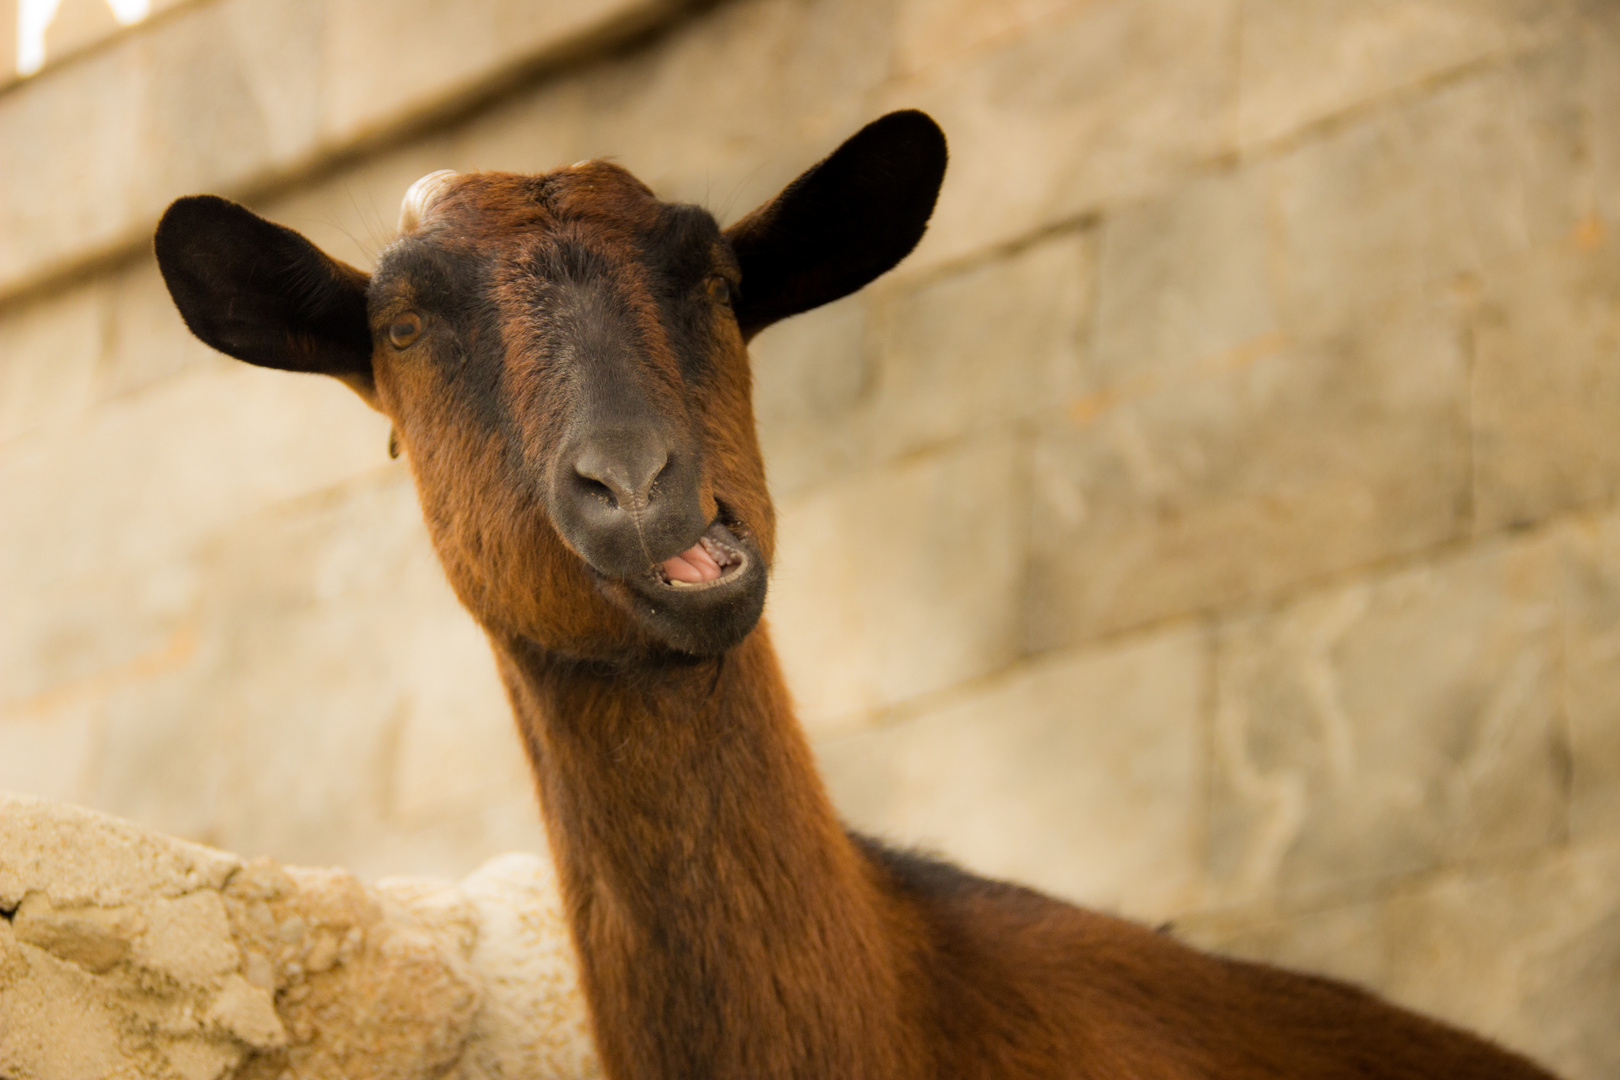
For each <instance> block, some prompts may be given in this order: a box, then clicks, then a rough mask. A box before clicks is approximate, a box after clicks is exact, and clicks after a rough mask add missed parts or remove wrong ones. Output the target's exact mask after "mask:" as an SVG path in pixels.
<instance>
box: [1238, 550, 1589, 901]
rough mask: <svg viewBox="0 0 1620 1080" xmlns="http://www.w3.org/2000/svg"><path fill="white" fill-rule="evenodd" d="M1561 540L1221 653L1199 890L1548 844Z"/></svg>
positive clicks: (1558, 737) (1257, 892) (1288, 888)
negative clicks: (1206, 881)
mask: <svg viewBox="0 0 1620 1080" xmlns="http://www.w3.org/2000/svg"><path fill="white" fill-rule="evenodd" d="M1558 541H1559V538H1558V537H1556V536H1537V537H1532V538H1530V539H1527V540H1524V541H1521V542H1518V543H1512V544H1495V545H1491V546H1489V547H1487V548H1485V549H1484V550H1482V551H1478V552H1470V553H1469V554H1467V555H1465V556H1461V557H1459V558H1456V559H1454V560H1448V561H1446V562H1443V563H1440V564H1438V565H1434V566H1424V567H1419V568H1415V569H1411V570H1406V571H1403V572H1400V573H1397V574H1393V575H1390V576H1388V577H1381V578H1374V579H1372V580H1364V581H1358V582H1355V583H1353V584H1349V585H1345V586H1341V587H1339V588H1335V589H1327V590H1322V591H1321V592H1319V593H1316V594H1313V595H1311V596H1309V597H1307V598H1305V599H1302V600H1300V601H1297V602H1295V603H1292V604H1289V605H1287V606H1285V607H1283V608H1281V609H1279V610H1275V611H1269V612H1264V613H1259V614H1255V615H1250V616H1240V617H1236V618H1233V619H1231V620H1229V621H1227V622H1225V623H1223V624H1222V626H1221V629H1220V634H1219V645H1218V651H1219V655H1218V660H1217V675H1216V678H1217V681H1218V683H1219V691H1218V694H1217V697H1216V701H1215V706H1214V751H1215V758H1214V760H1215V771H1214V779H1213V797H1212V801H1211V825H1210V838H1209V859H1210V864H1209V865H1210V871H1211V873H1212V875H1213V876H1214V879H1215V881H1216V884H1217V888H1218V889H1219V891H1220V893H1221V895H1224V896H1227V897H1230V898H1234V899H1241V900H1250V899H1258V898H1262V897H1264V896H1267V895H1271V894H1277V893H1281V894H1295V895H1309V894H1313V893H1315V894H1320V893H1322V892H1324V891H1330V890H1334V889H1339V890H1342V889H1344V888H1346V887H1351V886H1356V885H1360V884H1364V883H1367V882H1370V881H1377V880H1380V879H1382V880H1389V879H1394V878H1396V877H1398V876H1400V875H1409V874H1413V873H1418V872H1422V871H1427V870H1432V869H1435V868H1437V867H1441V866H1447V865H1455V864H1459V863H1463V862H1467V861H1471V860H1478V859H1482V858H1493V857H1502V856H1505V855H1509V854H1514V853H1522V852H1529V851H1533V850H1535V849H1537V848H1540V847H1543V846H1545V845H1548V844H1549V843H1552V842H1556V841H1558V840H1560V839H1562V838H1563V836H1564V833H1565V828H1566V822H1567V818H1566V813H1567V806H1566V794H1565V779H1564V771H1565V768H1566V766H1565V762H1566V761H1567V760H1568V758H1567V755H1568V753H1569V749H1568V745H1567V742H1566V737H1565V733H1564V730H1563V725H1562V723H1561V722H1560V720H1559V697H1560V693H1559V690H1560V687H1559V667H1560V659H1561V655H1562V651H1561V643H1560V640H1559V592H1560V589H1559V574H1560V560H1559V557H1558V556H1559V542H1558Z"/></svg>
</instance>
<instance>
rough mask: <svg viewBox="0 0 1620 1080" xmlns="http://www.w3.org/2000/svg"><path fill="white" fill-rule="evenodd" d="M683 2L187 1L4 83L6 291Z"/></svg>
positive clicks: (1, 275)
mask: <svg viewBox="0 0 1620 1080" xmlns="http://www.w3.org/2000/svg"><path fill="white" fill-rule="evenodd" d="M678 7H679V4H678V2H677V0H592V2H568V3H562V2H553V3H546V4H533V3H516V2H513V0H475V2H469V3H460V4H457V5H455V6H454V8H450V7H446V6H445V5H442V4H434V3H427V2H417V3H414V4H411V5H407V6H405V7H403V8H402V7H400V6H399V5H397V4H390V5H384V6H379V5H376V4H374V3H370V2H368V0H298V2H296V3H292V4H287V3H281V2H275V0H212V2H208V3H197V4H192V5H189V6H187V7H186V8H185V9H184V10H181V11H179V12H176V13H175V15H174V16H173V17H171V18H168V19H165V20H163V21H162V22H161V23H159V24H156V25H154V26H152V27H151V28H149V29H148V30H147V31H145V32H143V33H139V34H132V35H126V36H124V37H123V38H120V39H118V40H115V41H112V42H110V43H109V44H108V46H107V47H106V48H105V49H101V50H97V51H96V52H94V53H92V54H90V55H87V56H86V57H84V58H83V60H82V61H80V62H79V63H76V64H73V65H71V66H69V67H64V68H60V69H57V70H47V71H45V72H43V73H41V74H40V75H39V76H37V77H35V78H32V79H29V80H26V81H24V82H21V83H19V84H16V85H15V86H13V87H11V88H10V89H9V90H8V91H7V92H6V93H4V94H3V95H0V147H7V148H16V149H15V150H8V153H7V157H8V158H10V159H11V160H17V159H16V158H13V157H12V155H13V154H17V155H19V156H20V155H21V154H24V153H26V154H27V155H28V157H27V159H26V160H27V164H28V167H26V168H8V169H7V170H6V171H5V176H4V178H0V233H3V234H4V235H5V236H6V237H7V243H6V244H5V245H3V246H0V295H5V294H8V293H11V292H13V291H15V290H16V289H18V288H19V287H20V286H22V285H25V284H26V283H27V282H28V281H29V280H30V279H32V278H35V277H38V276H40V275H42V274H48V273H52V272H57V271H59V270H61V269H64V268H67V267H71V266H74V265H76V264H80V263H83V262H84V261H86V260H88V259H91V258H94V257H97V256H102V255H105V254H107V253H108V252H111V251H117V250H120V249H125V250H127V249H129V248H133V247H134V246H135V245H137V244H138V243H140V241H141V239H142V238H143V236H144V234H145V233H146V232H147V230H149V229H150V228H151V227H152V225H153V224H154V223H155V222H156V220H157V217H158V215H159V214H160V213H161V212H162V210H163V207H164V206H165V205H167V204H168V202H169V201H170V200H171V199H173V198H175V197H176V196H179V195H184V194H189V193H191V192H195V191H197V190H200V189H225V190H232V191H239V190H243V189H251V188H254V187H256V186H261V185H264V184H265V183H267V182H269V181H273V180H274V179H275V178H276V177H277V176H278V175H280V174H285V173H287V172H289V171H292V170H295V169H299V168H305V169H307V168H309V167H311V166H313V165H314V164H316V162H317V161H318V160H319V159H320V158H321V157H322V156H325V155H329V154H331V153H332V152H333V151H335V150H338V149H341V148H343V147H346V146H350V145H352V144H354V143H355V142H356V141H358V140H362V139H366V138H369V137H373V136H375V135H377V134H378V133H379V132H381V131H383V130H386V129H388V128H391V127H395V126H399V125H401V124H402V123H404V122H406V121H407V120H408V119H409V118H411V117H412V116H414V115H415V114H418V113H420V112H422V111H423V110H424V109H432V108H441V107H444V106H445V105H446V104H449V103H452V102H454V101H456V100H457V99H459V98H461V97H463V96H465V95H468V94H472V93H475V92H477V91H478V89H479V88H480V87H481V86H483V85H486V84H488V83H489V82H491V81H492V80H498V79H501V78H503V77H509V76H510V73H511V72H512V70H514V69H516V68H520V67H522V66H524V65H531V66H542V65H545V64H547V63H556V62H558V61H559V60H561V59H562V58H565V57H568V56H571V55H574V54H576V53H578V52H580V51H582V50H588V49H590V48H594V47H600V46H601V45H603V44H605V43H608V42H612V41H616V40H623V39H624V38H625V37H627V36H628V35H630V34H632V33H634V32H635V31H636V30H638V29H641V28H643V27H645V26H646V25H648V24H650V23H652V22H655V21H657V20H659V19H661V18H665V17H667V16H668V13H669V12H670V11H672V10H674V9H677V8H678ZM406 73H408V74H406ZM87 100H94V101H95V102H96V107H95V108H93V109H87V108H85V107H84V106H85V103H86V101H87ZM87 117H88V118H89V122H86V121H87ZM47 148H49V149H48V150H47Z"/></svg>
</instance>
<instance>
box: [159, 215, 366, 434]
mask: <svg viewBox="0 0 1620 1080" xmlns="http://www.w3.org/2000/svg"><path fill="white" fill-rule="evenodd" d="M155 244H156V247H157V260H158V268H159V269H160V270H162V271H163V281H164V283H165V284H166V285H168V287H169V295H170V296H171V297H173V298H174V306H175V307H177V308H179V309H180V317H181V318H182V319H184V320H185V321H186V326H187V327H189V328H190V329H191V332H192V333H193V334H196V335H197V336H198V337H199V338H201V339H202V340H203V342H204V343H205V344H207V345H211V346H213V347H214V348H216V349H218V350H219V351H220V352H222V353H225V354H227V355H229V356H234V357H236V358H237V359H238V360H246V361H247V362H248V363H250V364H258V365H259V366H260V367H271V368H281V369H282V370H284V371H310V372H318V373H320V374H322V375H331V376H334V377H336V378H338V379H341V380H343V381H344V382H346V383H348V384H349V385H350V386H351V387H353V388H354V389H355V391H357V392H358V393H359V394H360V396H361V397H363V398H365V399H366V400H367V401H370V402H372V403H373V404H375V401H376V388H375V385H374V383H373V380H372V374H371V326H370V323H369V322H368V321H367V318H366V284H367V282H368V280H369V278H368V277H367V275H366V274H365V273H364V272H363V271H360V270H356V269H355V268H354V267H352V266H350V265H349V264H347V263H344V262H339V261H338V260H337V259H334V258H332V257H331V256H330V255H327V254H326V253H325V252H323V251H321V249H320V248H318V247H316V246H315V245H314V244H312V243H310V242H309V241H308V240H306V239H304V237H303V236H301V235H300V234H298V233H296V232H294V231H293V230H292V229H289V228H287V227H286V226H283V225H277V224H275V223H274V222H270V221H266V220H265V219H264V218H262V217H259V215H257V214H255V213H253V212H252V211H251V210H248V209H247V208H246V207H243V206H238V205H237V204H236V203H233V202H231V201H230V200H228V199H221V198H220V197H219V196H217V195H192V196H188V197H187V198H184V199H179V200H177V201H176V202H175V203H174V204H172V205H171V206H170V207H169V209H168V210H166V211H165V212H164V214H163V219H162V220H161V221H159V222H158V227H157V237H156V241H155Z"/></svg>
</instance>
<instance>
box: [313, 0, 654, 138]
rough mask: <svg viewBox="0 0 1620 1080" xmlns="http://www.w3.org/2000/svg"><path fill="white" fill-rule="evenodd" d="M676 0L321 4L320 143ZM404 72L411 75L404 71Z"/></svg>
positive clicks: (610, 34)
mask: <svg viewBox="0 0 1620 1080" xmlns="http://www.w3.org/2000/svg"><path fill="white" fill-rule="evenodd" d="M679 6H680V4H679V2H678V0H583V2H573V3H544V4H534V3H526V2H524V0H483V2H479V3H472V4H461V5H458V6H457V7H456V8H454V9H450V8H446V7H445V6H444V5H442V4H439V3H436V2H434V0H402V2H401V0H396V2H392V3H389V4H386V5H379V4H377V3H375V2H374V0H347V2H337V3H330V2H329V3H327V4H326V5H325V7H326V19H325V25H324V33H323V38H322V41H321V50H320V54H319V55H320V57H321V60H322V67H321V72H320V80H321V85H322V87H323V90H324V94H323V97H324V102H323V108H322V113H323V115H322V125H321V126H322V132H321V134H322V141H323V142H327V143H336V144H342V143H344V142H348V141H350V140H352V139H355V138H357V137H359V136H363V135H368V134H372V133H375V132H376V131H377V130H378V129H379V128H381V127H383V126H384V125H386V124H388V123H390V122H395V121H397V120H398V119H399V118H400V117H402V116H407V115H410V114H411V113H413V112H419V111H421V110H423V109H425V108H429V107H432V106H436V105H440V104H442V103H443V102H445V101H447V100H454V99H455V98H457V97H459V96H461V95H464V94H466V93H467V92H468V91H469V90H471V89H473V88H475V87H477V86H478V85H479V84H480V83H483V82H484V81H486V80H488V79H489V78H491V77H492V76H498V75H500V74H504V73H506V72H509V71H511V70H512V69H514V68H517V67H519V66H524V65H526V66H533V65H536V64H537V63H540V62H543V61H544V60H546V59H551V60H553V61H556V60H558V59H562V58H566V57H570V56H572V55H577V54H578V53H579V52H581V51H584V50H586V49H588V48H589V47H591V46H593V45H600V44H601V43H602V42H603V41H605V40H606V41H611V40H613V39H615V38H618V37H623V36H624V35H625V34H626V33H627V32H629V31H631V30H634V29H636V28H639V27H643V26H647V25H651V24H652V23H654V22H656V21H657V20H658V19H660V18H661V17H663V16H664V15H665V14H666V13H667V12H669V11H671V10H673V9H676V8H678V7H679ZM402 72H409V73H410V77H409V78H401V77H400V76H401V73H402Z"/></svg>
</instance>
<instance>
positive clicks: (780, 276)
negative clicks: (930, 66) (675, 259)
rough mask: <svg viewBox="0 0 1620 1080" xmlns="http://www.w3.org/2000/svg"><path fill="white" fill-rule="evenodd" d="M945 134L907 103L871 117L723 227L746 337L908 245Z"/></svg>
mask: <svg viewBox="0 0 1620 1080" xmlns="http://www.w3.org/2000/svg"><path fill="white" fill-rule="evenodd" d="M945 158H946V154H945V133H944V132H942V131H940V130H939V125H938V124H936V123H934V121H933V119H932V118H931V117H929V116H928V115H927V114H926V113H921V112H917V111H916V110H914V109H908V110H906V111H904V112H892V113H889V114H888V115H887V116H884V117H881V118H879V119H877V120H874V121H872V122H871V123H870V124H867V125H866V126H865V127H864V128H862V129H861V130H860V131H858V132H856V133H855V134H854V135H852V136H850V138H849V140H848V141H847V142H845V143H844V145H842V146H840V147H839V148H838V149H837V150H834V151H833V152H832V155H831V156H829V157H828V158H826V159H825V160H823V161H822V162H821V163H820V164H817V165H815V166H812V167H811V168H810V170H809V171H808V172H805V173H804V174H803V175H801V176H800V177H799V178H798V179H797V180H795V181H793V183H791V184H789V185H788V186H787V187H786V188H785V189H784V190H783V191H782V194H780V195H778V196H777V197H776V198H774V199H772V200H771V201H770V202H768V203H766V204H765V205H764V206H761V207H760V208H759V209H757V210H755V211H754V212H753V213H751V214H749V215H748V216H747V217H745V218H743V219H742V220H741V221H739V222H737V224H735V225H733V226H732V227H731V228H729V229H727V230H726V239H728V240H729V241H730V242H731V247H732V250H733V251H735V252H736V255H737V262H738V264H739V266H740V267H741V269H742V287H741V288H740V289H739V290H738V293H737V296H736V297H735V299H734V301H733V305H732V307H733V310H734V311H736V313H737V323H738V325H739V326H740V327H741V328H742V332H743V336H744V337H745V338H747V337H752V336H753V335H754V334H756V333H758V332H759V331H760V330H763V329H764V328H765V327H767V326H769V325H770V324H771V323H773V322H776V321H777V320H778V319H785V318H787V317H788V316H789V315H797V314H798V313H799V312H801V311H809V310H810V309H811V308H813V307H819V306H820V305H822V304H825V303H828V302H830V301H833V300H837V299H838V298H839V297H841V296H848V295H849V294H850V293H852V292H854V291H855V290H856V289H859V288H860V287H861V286H863V285H865V284H867V283H868V282H870V281H872V280H873V279H875V278H877V277H878V276H879V275H881V274H883V273H884V272H886V271H888V270H889V269H891V268H892V267H893V266H894V265H895V264H896V263H898V262H899V261H900V260H901V259H903V258H905V257H906V256H907V255H909V254H911V250H912V248H915V247H916V246H917V241H919V240H921V239H922V235H923V230H924V229H926V228H927V227H928V218H929V217H930V215H932V214H933V212H934V202H935V201H936V200H937V199H938V198H939V185H940V183H941V182H942V181H943V180H944V179H945Z"/></svg>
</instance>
